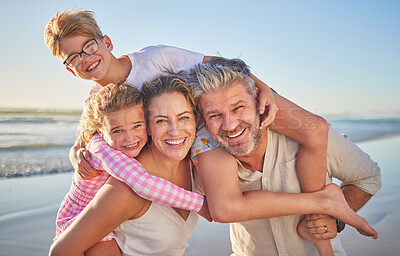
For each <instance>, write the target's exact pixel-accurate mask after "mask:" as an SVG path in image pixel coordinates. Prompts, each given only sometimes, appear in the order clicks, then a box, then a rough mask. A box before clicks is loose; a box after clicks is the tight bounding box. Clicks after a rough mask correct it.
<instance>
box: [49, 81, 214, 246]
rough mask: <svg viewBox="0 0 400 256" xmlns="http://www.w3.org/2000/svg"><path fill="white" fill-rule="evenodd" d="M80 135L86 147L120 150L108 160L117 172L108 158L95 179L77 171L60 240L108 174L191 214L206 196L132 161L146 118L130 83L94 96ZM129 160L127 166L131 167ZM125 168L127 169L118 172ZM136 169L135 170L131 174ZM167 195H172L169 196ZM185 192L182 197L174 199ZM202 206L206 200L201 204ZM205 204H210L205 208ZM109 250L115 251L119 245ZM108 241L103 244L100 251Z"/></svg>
mask: <svg viewBox="0 0 400 256" xmlns="http://www.w3.org/2000/svg"><path fill="white" fill-rule="evenodd" d="M80 137H81V139H82V140H84V141H86V142H89V141H91V142H90V143H89V144H88V147H87V148H91V145H92V144H93V143H94V142H95V141H98V140H102V139H103V138H104V140H105V141H106V142H107V143H108V144H109V145H110V146H111V147H113V148H114V149H116V151H114V152H113V154H112V158H110V159H108V160H110V161H111V163H114V164H113V167H114V168H112V169H111V168H108V166H110V162H108V164H109V165H107V166H106V168H103V167H104V166H103V165H102V163H103V162H104V161H105V160H104V159H101V160H100V159H98V158H95V157H93V158H94V160H93V161H92V164H93V166H95V167H96V168H99V169H104V170H107V171H108V172H106V171H103V172H101V174H100V175H99V176H97V177H95V178H93V179H91V180H83V179H82V178H81V176H80V175H79V174H78V173H75V174H74V176H73V182H72V185H71V189H70V191H69V192H68V194H67V195H66V196H65V198H64V200H63V202H62V203H61V206H60V210H59V212H58V215H57V221H56V225H57V231H56V238H55V239H57V238H58V236H59V235H60V234H61V233H62V232H63V231H64V230H65V229H66V228H67V227H68V226H69V225H70V224H71V223H72V222H73V221H74V219H75V218H76V216H78V214H79V213H80V212H81V211H82V210H83V209H84V208H85V207H86V205H87V204H88V203H89V202H90V201H91V200H92V198H93V197H94V195H95V194H96V192H97V191H98V190H99V188H100V187H101V186H103V185H104V183H105V182H106V181H107V180H108V179H109V177H110V175H112V176H114V177H116V178H117V179H120V180H122V181H124V182H125V183H127V184H129V186H131V188H132V189H133V190H134V191H135V192H136V193H137V194H138V195H140V196H143V197H145V198H147V199H149V200H155V201H157V202H162V203H166V204H169V205H172V206H177V207H183V208H185V209H187V210H192V209H193V204H195V203H196V202H199V201H201V200H202V199H203V197H202V196H201V195H199V194H197V193H193V192H190V191H186V190H184V189H183V188H180V187H178V186H176V185H174V184H172V183H171V182H168V181H166V180H163V179H162V178H159V177H155V176H152V175H149V174H148V173H147V172H145V171H144V169H143V167H142V166H141V165H140V164H139V163H138V162H137V161H136V160H134V159H133V158H134V157H136V156H137V155H138V154H139V152H140V151H141V149H142V148H143V146H144V145H145V144H146V141H147V133H146V126H145V120H144V116H143V106H142V97H141V95H140V92H139V91H138V90H137V89H136V88H134V87H132V86H129V85H120V86H117V85H115V84H110V85H108V86H106V87H104V88H103V89H102V90H101V91H100V92H99V93H97V94H94V95H92V96H91V97H90V98H89V100H88V103H87V104H86V106H85V109H84V112H83V114H82V117H81V120H80ZM109 149H110V148H109V147H103V148H96V149H93V148H92V151H91V153H93V154H96V153H98V152H99V151H102V150H109ZM123 155H125V157H126V156H127V157H128V160H129V161H124V163H120V162H119V161H118V160H119V159H120V158H122V156H123ZM127 162H129V165H127ZM120 164H125V166H123V168H118V167H119V165H120ZM132 169H134V170H135V171H132ZM167 192H169V194H168V193H167ZM174 194H176V195H180V194H182V195H183V194H185V195H186V196H184V197H183V198H179V197H174V196H172V195H174ZM201 203H202V202H201ZM205 205H206V204H205ZM111 239H112V237H110V236H107V237H105V238H104V239H103V241H110V240H111ZM112 243H113V242H112V241H111V246H110V248H116V247H115V244H114V246H113V245H112ZM106 244H108V243H104V244H103V245H102V248H103V249H104V247H107V246H105V245H106Z"/></svg>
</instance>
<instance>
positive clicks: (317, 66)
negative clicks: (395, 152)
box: [0, 0, 400, 115]
mask: <svg viewBox="0 0 400 256" xmlns="http://www.w3.org/2000/svg"><path fill="white" fill-rule="evenodd" d="M0 3H1V5H0V6H1V10H0V14H1V15H0V24H1V27H0V35H1V40H0V46H1V58H0V72H1V73H0V74H1V78H2V79H1V81H0V107H12V108H50V109H81V108H82V102H83V100H84V99H85V98H86V96H87V92H88V90H89V88H90V86H91V82H90V81H84V80H80V79H78V78H75V77H73V76H72V75H70V74H69V73H67V71H66V70H65V69H64V67H63V65H62V64H61V62H60V61H59V60H58V59H56V58H55V57H53V56H52V55H51V53H50V51H49V50H48V49H47V48H46V46H45V44H44V40H43V30H44V26H45V24H46V22H47V21H48V20H49V19H50V18H51V17H52V16H53V15H54V14H55V13H56V12H57V11H59V10H64V9H70V8H73V7H76V8H81V9H90V10H92V11H94V12H95V13H96V18H97V20H98V23H99V25H100V27H101V29H102V31H103V33H105V34H107V35H109V36H110V38H111V40H112V41H113V43H114V51H113V53H114V55H116V56H120V55H122V54H125V53H127V52H131V51H135V50H138V49H140V48H142V47H145V46H148V45H154V44H167V45H173V46H178V47H182V48H185V49H190V50H193V51H197V52H202V53H204V54H206V55H217V54H220V55H222V56H224V57H228V58H233V57H240V58H242V59H243V60H245V61H246V62H247V63H248V64H249V65H250V66H251V68H252V72H253V73H254V74H255V75H257V76H258V77H259V78H261V79H262V80H263V81H265V82H267V83H268V84H269V85H270V86H272V87H273V88H275V89H276V90H277V91H278V92H279V93H280V94H282V95H283V96H285V97H287V98H289V99H291V100H292V101H294V102H296V103H298V104H299V105H301V106H303V107H304V108H306V109H308V110H310V111H313V112H316V113H318V114H333V113H337V114H344V113H347V114H373V115H375V114H399V113H400V103H399V102H400V1H396V0H393V1H389V0H382V1H378V0H376V1H369V0H358V1H353V0H324V1H320V0H302V1H297V0H291V1H269V0H260V1H243V0H240V1H236V0H227V1H216V0H212V1H211V0H202V1H189V0H186V1H184V0H182V1H177V0H175V1H174V0H169V1H154V0H153V1H145V0H142V1H135V0H132V1H118V0H115V1H102V0H97V1H53V0H36V1H28V0H26V1H20V0H15V1H10V0H7V1H4V0H0Z"/></svg>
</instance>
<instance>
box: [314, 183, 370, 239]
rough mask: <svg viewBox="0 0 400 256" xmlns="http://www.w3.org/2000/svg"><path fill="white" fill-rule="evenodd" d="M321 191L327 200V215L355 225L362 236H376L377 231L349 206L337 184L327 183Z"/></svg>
mask: <svg viewBox="0 0 400 256" xmlns="http://www.w3.org/2000/svg"><path fill="white" fill-rule="evenodd" d="M322 191H323V192H324V193H325V196H327V199H328V202H329V203H327V209H328V213H327V214H328V215H331V216H334V217H335V218H337V219H339V220H341V221H343V222H345V223H347V224H348V225H350V226H353V227H355V228H356V229H357V231H358V232H359V233H360V234H362V235H364V236H370V237H372V238H373V239H377V238H378V233H377V232H376V231H375V230H374V229H373V228H372V227H371V226H370V225H369V224H368V221H367V220H366V219H364V218H362V217H361V216H359V215H357V214H356V213H355V212H354V211H353V210H352V209H351V208H350V207H349V205H348V204H347V202H346V199H345V198H344V195H343V192H342V190H341V189H340V188H339V186H338V185H336V184H334V183H331V184H328V185H326V186H325V187H324V188H323V189H322Z"/></svg>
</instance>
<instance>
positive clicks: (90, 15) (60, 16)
mask: <svg viewBox="0 0 400 256" xmlns="http://www.w3.org/2000/svg"><path fill="white" fill-rule="evenodd" d="M71 35H81V36H87V37H99V36H103V34H102V32H101V30H100V27H99V26H98V25H97V22H96V20H95V19H94V12H92V11H88V10H71V11H70V10H65V11H59V12H57V14H56V15H55V16H54V17H53V18H52V19H51V20H50V21H49V22H48V23H47V24H46V27H45V30H44V41H45V43H46V45H47V47H48V48H49V49H50V51H51V53H52V54H53V55H54V56H56V57H57V58H58V57H60V55H61V52H60V42H61V40H62V39H64V38H66V37H68V36H71Z"/></svg>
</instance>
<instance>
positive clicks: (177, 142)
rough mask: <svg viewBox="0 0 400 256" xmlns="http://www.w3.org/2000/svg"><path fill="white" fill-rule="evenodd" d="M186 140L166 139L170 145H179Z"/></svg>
mask: <svg viewBox="0 0 400 256" xmlns="http://www.w3.org/2000/svg"><path fill="white" fill-rule="evenodd" d="M184 141H185V138H183V139H180V140H165V143H167V144H168V145H179V144H182V143H183V142H184Z"/></svg>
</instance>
